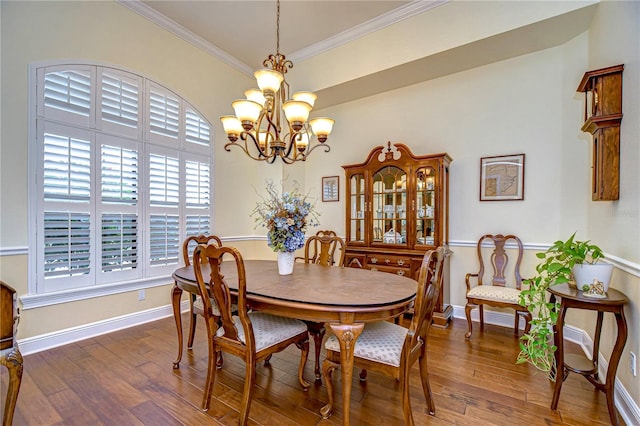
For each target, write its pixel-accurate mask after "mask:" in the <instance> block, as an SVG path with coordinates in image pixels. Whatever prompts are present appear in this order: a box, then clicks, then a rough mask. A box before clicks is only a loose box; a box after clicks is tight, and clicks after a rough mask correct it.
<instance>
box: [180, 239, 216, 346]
mask: <svg viewBox="0 0 640 426" xmlns="http://www.w3.org/2000/svg"><path fill="white" fill-rule="evenodd" d="M209 244H215V245H217V246H218V247H222V241H221V240H220V238H219V237H218V236H216V235H198V236H195V235H192V236H190V237H187V238H186V239H185V240H184V241H183V243H182V259H183V260H184V265H185V266H191V256H192V253H193V250H194V249H195V246H199V245H205V246H206V245H209ZM200 261H201V262H203V261H205V259H200ZM212 306H213V313H214V316H216V317H217V318H219V317H220V312H219V311H218V306H217V305H216V304H215V301H212ZM203 314H204V310H203V306H202V299H201V298H200V296H198V295H196V294H195V293H191V294H190V298H189V338H188V340H187V349H191V348H192V347H193V340H194V338H195V334H196V324H197V323H198V321H197V320H198V315H203Z"/></svg>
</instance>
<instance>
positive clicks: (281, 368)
mask: <svg viewBox="0 0 640 426" xmlns="http://www.w3.org/2000/svg"><path fill="white" fill-rule="evenodd" d="M200 321H201V320H200ZM183 324H186V317H185V318H184V319H183ZM198 326H199V328H198V333H197V336H196V345H195V346H194V348H193V351H192V352H185V355H184V357H183V361H182V364H181V367H180V369H179V370H173V369H172V361H173V360H174V358H175V355H176V345H177V344H176V332H175V325H174V323H173V319H172V318H166V319H162V320H159V321H155V322H151V323H148V324H144V325H141V326H138V327H133V328H130V329H126V330H122V331H118V332H115V333H111V334H107V335H104V336H99V337H96V338H92V339H87V340H84V341H81V342H77V343H73V344H70V345H66V346H63V347H59V348H55V349H52V350H48V351H45V352H40V353H36V354H32V355H29V356H25V359H24V365H25V372H24V376H23V381H22V388H21V389H20V395H19V397H18V403H17V408H16V413H15V417H14V425H38V426H41V425H101V424H104V425H204V424H207V425H210V424H223V425H235V424H237V418H238V412H237V411H236V408H237V407H238V405H239V400H240V395H241V392H242V384H243V380H244V364H243V363H242V362H241V361H240V360H239V359H237V358H234V357H232V356H230V355H227V356H226V357H225V363H224V368H223V369H222V370H219V372H218V375H217V381H216V386H215V390H214V396H215V398H214V399H213V400H212V403H211V408H210V409H209V411H208V412H202V411H200V409H199V405H200V401H201V398H202V392H203V390H202V389H203V386H204V381H205V376H206V359H207V350H206V342H205V333H204V327H203V323H202V322H200V323H199V324H198ZM465 331H466V323H465V322H463V321H462V320H457V319H456V320H454V321H453V324H452V326H451V327H449V328H448V329H437V328H432V331H431V335H430V338H429V339H430V340H429V357H430V359H429V371H430V375H431V387H432V390H433V393H434V398H435V403H436V415H435V417H431V416H429V415H428V413H427V412H426V405H425V402H424V396H423V394H422V388H421V385H420V378H419V373H418V369H417V363H416V366H414V370H413V372H414V374H413V377H412V379H411V389H412V400H411V403H412V407H413V414H414V419H415V421H416V424H419V425H420V424H433V425H451V424H456V425H479V424H482V425H492V424H493V425H514V424H517V425H562V424H571V425H594V424H595V425H597V424H609V420H608V414H607V407H606V401H605V398H604V394H603V393H601V392H597V391H595V390H594V389H593V387H592V386H591V385H590V384H589V383H588V382H587V381H586V380H585V379H583V378H582V377H579V376H576V375H570V377H569V378H568V379H567V380H566V382H565V383H564V386H563V390H562V394H561V396H560V403H559V406H558V410H557V411H552V410H550V409H549V404H550V401H551V394H552V385H551V383H550V382H549V381H548V380H547V379H546V377H545V376H544V375H543V374H541V373H539V372H537V370H535V369H534V368H533V367H531V366H529V365H515V364H514V361H515V358H516V355H517V352H518V341H517V338H516V337H514V335H513V332H512V330H510V329H505V328H501V327H494V326H487V327H486V328H485V330H484V331H479V330H477V327H476V330H474V335H473V337H472V339H471V340H470V341H465V339H464V332H465ZM311 347H312V348H313V345H311ZM573 350H576V349H575V348H574V349H573ZM312 351H313V349H312ZM299 353H300V352H299V351H298V350H297V349H296V348H295V347H292V348H289V349H288V350H286V351H285V352H282V353H280V354H278V355H276V356H274V358H273V360H272V362H271V366H270V367H264V366H262V365H260V366H259V367H258V378H257V388H256V390H255V399H254V401H253V404H252V406H251V413H250V424H261V425H333V424H341V422H342V415H341V409H342V405H341V402H340V398H341V397H340V394H337V399H338V402H339V403H338V406H337V407H336V413H335V414H334V415H333V416H332V417H331V418H330V419H328V420H323V419H322V417H321V416H320V415H319V410H320V408H321V407H322V405H324V403H325V402H326V400H327V394H326V388H325V386H324V385H322V384H317V383H316V384H315V385H313V386H312V387H311V388H310V389H309V391H307V392H303V391H302V390H301V388H300V387H299V384H298V382H297V379H296V366H297V362H298V359H299ZM311 359H312V358H311V357H310V361H309V362H308V363H307V370H306V377H307V378H308V379H312V378H313V362H311ZM356 376H357V375H356ZM0 378H1V379H2V385H1V390H2V394H3V395H4V394H5V392H6V388H7V380H8V375H7V374H6V369H3V371H2V373H1V376H0ZM334 380H336V389H337V390H336V392H340V388H341V387H340V383H339V375H337V377H336V378H334ZM399 398H400V392H399V389H398V385H397V383H396V382H395V381H394V380H392V379H388V378H386V377H384V376H380V375H377V374H375V373H369V377H368V380H367V382H366V383H360V382H358V380H357V378H355V379H354V383H353V390H352V402H351V421H352V424H355V425H401V424H402V409H401V406H400V400H399Z"/></svg>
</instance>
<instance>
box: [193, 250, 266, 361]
mask: <svg viewBox="0 0 640 426" xmlns="http://www.w3.org/2000/svg"><path fill="white" fill-rule="evenodd" d="M225 255H229V256H230V257H231V260H232V261H233V262H234V263H235V267H236V270H237V274H238V275H237V276H238V312H237V314H238V317H239V318H240V321H241V323H242V326H243V328H244V333H245V338H246V346H247V349H251V348H253V350H254V351H255V341H254V336H253V332H252V328H251V320H250V319H249V316H248V315H247V310H246V308H244V309H243V308H242V307H246V306H247V303H246V294H247V279H246V274H245V269H244V260H243V259H242V255H241V254H240V252H239V251H238V250H237V249H236V248H234V247H217V246H215V245H207V246H203V245H198V246H196V248H195V250H194V252H193V266H194V270H195V276H196V281H197V283H198V292H199V295H200V297H202V302H203V305H204V317H205V321H207V322H209V321H216V317H215V316H214V315H213V311H212V304H211V300H212V299H213V300H215V302H216V304H217V305H218V310H219V311H220V321H221V323H222V324H221V327H223V328H224V339H225V340H233V341H236V342H237V343H239V344H241V345H242V343H241V342H240V339H239V338H238V330H237V329H236V326H235V324H234V322H233V316H232V309H231V304H232V303H231V301H232V298H231V292H230V290H229V287H228V285H227V283H226V281H225V278H224V275H223V274H222V272H221V271H220V266H221V265H222V258H223V257H224V256H225ZM203 258H204V259H205V262H206V263H208V264H209V266H210V269H211V272H210V275H209V277H208V279H206V280H205V278H204V277H203V276H202V266H201V262H198V260H199V259H203ZM216 328H217V327H213V328H212V329H211V330H213V331H215V329H216ZM211 337H213V336H211Z"/></svg>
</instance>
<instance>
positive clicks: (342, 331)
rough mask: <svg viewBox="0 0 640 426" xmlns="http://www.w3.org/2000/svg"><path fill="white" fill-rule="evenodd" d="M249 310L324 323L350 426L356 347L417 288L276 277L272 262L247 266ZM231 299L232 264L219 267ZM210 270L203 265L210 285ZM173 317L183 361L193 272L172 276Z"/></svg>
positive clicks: (383, 279)
mask: <svg viewBox="0 0 640 426" xmlns="http://www.w3.org/2000/svg"><path fill="white" fill-rule="evenodd" d="M244 267H245V273H246V280H247V283H246V289H247V295H246V296H247V304H248V306H247V309H253V310H258V311H263V312H268V313H271V314H274V315H280V316H284V317H289V318H297V319H300V320H305V321H314V322H324V323H327V324H328V326H329V328H330V329H331V331H332V332H333V333H334V334H335V336H336V337H337V338H338V341H339V343H340V362H341V369H340V371H341V376H342V407H343V424H344V425H348V424H349V409H350V400H351V381H352V377H353V357H354V355H353V354H354V347H355V343H356V341H357V339H358V336H360V334H361V333H362V330H363V329H364V325H365V323H367V322H371V321H384V320H388V319H391V318H395V317H397V316H399V315H401V314H403V313H404V312H406V311H407V310H408V309H409V308H410V307H411V304H412V302H413V300H414V299H415V297H416V290H417V282H416V281H415V280H413V279H411V278H408V277H404V276H400V275H395V274H390V273H385V272H379V271H371V270H368V269H360V268H348V267H338V266H322V265H317V264H312V263H296V264H295V266H294V268H293V273H292V274H290V275H280V274H279V273H278V264H277V262H276V261H271V260H245V261H244ZM221 272H222V274H223V275H224V278H225V282H226V283H227V285H228V287H229V289H230V291H231V293H232V294H233V292H234V291H236V292H237V285H238V284H237V271H236V268H235V262H222V266H221ZM208 275H209V265H208V264H205V265H203V276H204V278H205V280H208ZM172 277H173V279H174V280H175V285H174V286H173V288H172V305H173V314H174V318H175V322H176V329H177V332H178V357H177V358H176V360H175V361H174V364H173V365H174V368H178V367H179V364H180V360H181V359H182V350H183V343H182V341H183V336H182V320H181V309H180V308H181V298H182V292H183V291H187V292H189V293H196V294H197V293H198V286H197V284H196V280H195V274H194V270H193V266H187V267H182V268H178V269H176V270H175V271H174V273H173V275H172Z"/></svg>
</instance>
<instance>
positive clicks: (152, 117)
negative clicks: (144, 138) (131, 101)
mask: <svg viewBox="0 0 640 426" xmlns="http://www.w3.org/2000/svg"><path fill="white" fill-rule="evenodd" d="M179 111H180V102H179V101H178V99H177V98H175V97H173V96H171V95H170V94H168V93H166V92H161V91H160V90H159V89H158V88H156V87H155V86H152V87H151V92H150V95H149V130H150V132H151V133H152V134H156V135H161V136H165V137H167V138H170V139H175V140H177V139H178V130H179V126H178V125H179Z"/></svg>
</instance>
